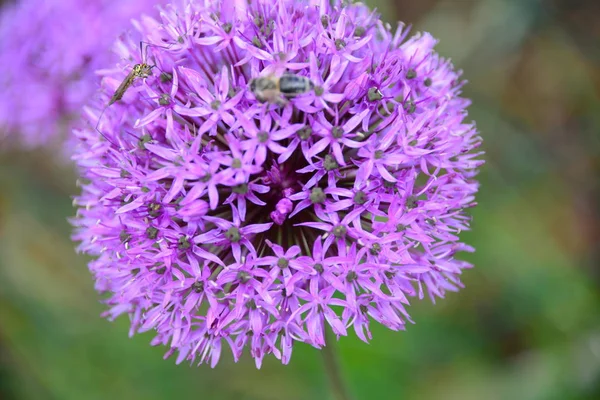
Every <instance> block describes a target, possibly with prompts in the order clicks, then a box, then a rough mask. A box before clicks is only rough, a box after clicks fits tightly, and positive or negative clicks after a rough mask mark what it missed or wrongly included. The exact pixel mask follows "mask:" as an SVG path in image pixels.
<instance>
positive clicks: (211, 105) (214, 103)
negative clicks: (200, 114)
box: [210, 100, 221, 111]
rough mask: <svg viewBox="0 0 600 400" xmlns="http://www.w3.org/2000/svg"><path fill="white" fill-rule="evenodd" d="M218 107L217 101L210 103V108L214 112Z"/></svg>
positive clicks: (219, 104) (219, 103)
mask: <svg viewBox="0 0 600 400" xmlns="http://www.w3.org/2000/svg"><path fill="white" fill-rule="evenodd" d="M219 107H221V102H220V101H219V100H213V101H212V103H210V108H212V109H213V110H215V111H217V110H218V109H219Z"/></svg>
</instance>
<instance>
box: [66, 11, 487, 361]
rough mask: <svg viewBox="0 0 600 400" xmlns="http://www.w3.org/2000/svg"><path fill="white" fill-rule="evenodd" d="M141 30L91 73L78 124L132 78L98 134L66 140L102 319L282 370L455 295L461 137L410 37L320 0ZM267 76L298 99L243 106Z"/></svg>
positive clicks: (197, 355) (459, 264)
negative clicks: (114, 58) (107, 66)
mask: <svg viewBox="0 0 600 400" xmlns="http://www.w3.org/2000/svg"><path fill="white" fill-rule="evenodd" d="M161 17H162V21H156V20H153V19H150V18H148V19H146V20H144V21H143V23H142V24H140V25H139V26H138V29H139V30H140V32H141V33H142V35H143V36H144V37H145V38H146V39H145V41H146V42H148V43H149V44H148V51H147V53H148V54H147V55H146V58H145V59H143V60H142V59H140V54H139V52H138V47H137V44H136V43H132V42H128V41H122V42H120V43H119V45H118V49H119V50H120V51H121V52H122V53H121V55H122V57H123V59H125V60H127V66H123V68H122V69H121V70H119V71H118V72H114V71H113V72H110V73H106V74H105V77H104V80H103V87H104V89H103V90H102V94H103V99H102V101H101V102H99V103H97V104H96V105H92V106H90V107H89V108H88V109H87V116H88V118H89V124H90V126H92V127H93V126H96V124H97V121H98V118H99V117H100V116H101V112H102V110H103V108H104V105H105V104H106V102H107V101H108V100H109V98H110V96H111V95H112V94H113V91H114V90H115V88H116V87H117V86H118V85H119V84H120V83H121V82H122V81H123V79H124V77H125V76H126V74H127V73H129V71H131V68H132V67H133V64H134V63H139V62H142V61H143V62H147V63H151V64H153V65H155V67H154V68H153V73H152V75H151V76H149V77H146V78H143V77H139V78H136V79H134V82H133V84H132V85H131V87H130V88H128V90H127V91H126V93H125V95H124V97H123V99H122V100H121V101H118V102H116V103H115V104H113V105H112V106H111V107H109V108H108V109H107V110H106V112H105V113H104V114H103V115H102V116H101V118H100V121H99V123H98V131H99V132H98V131H97V130H95V129H93V128H91V127H90V128H89V129H84V130H81V131H77V132H76V135H77V137H78V138H79V149H78V152H77V155H76V156H75V159H76V160H77V162H78V164H79V167H80V170H81V174H82V175H83V179H82V180H81V182H80V184H81V187H82V194H81V195H80V196H79V197H78V198H76V204H77V205H78V206H79V207H80V208H79V210H78V213H77V217H76V218H74V220H73V223H74V224H75V226H76V233H75V239H76V240H78V241H80V242H81V244H80V247H79V249H80V250H81V251H83V252H85V253H88V254H91V255H94V256H95V260H94V261H92V262H91V263H90V265H89V267H90V270H91V272H92V273H93V274H94V277H95V279H96V287H97V289H98V290H99V291H101V292H105V293H107V294H108V296H109V297H108V299H107V300H106V303H107V304H108V306H109V307H110V308H109V310H108V311H107V313H106V314H107V316H109V317H110V318H114V317H117V316H118V315H120V314H128V315H129V316H130V318H131V334H134V333H135V332H144V331H149V330H153V331H155V332H156V337H155V338H154V340H153V344H155V345H158V344H163V345H167V346H168V347H169V350H168V352H167V355H170V354H172V353H177V354H178V360H177V362H181V361H184V360H187V361H190V362H194V361H195V362H200V363H202V362H209V363H210V364H211V365H212V366H214V365H215V364H216V363H217V362H218V360H219V357H220V354H221V350H222V347H224V345H226V346H228V347H229V348H230V349H231V352H232V353H233V357H234V359H235V360H237V359H238V358H239V357H240V355H241V354H242V352H243V350H244V348H246V347H248V348H249V350H250V354H251V356H252V357H253V358H254V359H255V361H256V363H257V366H260V364H261V362H262V359H263V357H264V355H266V354H270V353H271V354H273V355H274V356H275V357H277V358H278V359H280V360H281V361H282V362H283V363H287V362H288V361H289V359H290V356H291V352H292V347H293V343H294V342H295V341H301V342H305V343H308V344H311V345H312V346H314V347H317V348H320V347H322V346H324V345H326V343H325V338H324V331H325V329H331V330H332V331H333V332H334V333H335V335H337V336H338V337H339V336H343V335H347V334H348V332H349V330H350V329H353V330H354V332H355V333H356V335H357V336H358V337H359V338H360V339H362V340H364V341H368V340H369V339H370V338H371V333H370V330H369V326H370V323H371V322H372V321H373V320H374V321H377V322H379V323H381V324H383V325H385V326H387V327H388V328H390V329H393V330H401V329H404V328H405V325H406V323H407V322H409V321H410V317H409V315H408V314H407V311H406V306H407V305H408V304H409V298H410V297H413V296H414V297H418V298H422V297H423V296H424V293H426V292H428V294H429V295H430V296H431V298H435V297H436V296H439V297H441V296H443V295H444V293H445V292H446V291H448V290H457V289H458V288H459V287H460V286H461V284H460V281H459V275H460V273H461V271H462V270H463V269H464V268H468V267H470V265H469V264H468V263H467V262H464V261H461V260H458V259H456V258H455V255H456V253H457V252H461V251H472V248H471V247H470V246H468V245H466V244H463V243H461V242H460V241H459V237H458V234H459V233H460V232H461V231H463V230H465V229H468V227H469V217H468V216H467V215H465V212H464V210H465V209H466V208H469V207H472V206H474V205H475V203H474V194H475V192H476V191H477V188H478V185H477V182H476V181H475V180H474V179H473V178H474V176H475V175H476V173H477V167H478V166H479V165H481V163H482V161H480V160H478V157H479V156H480V154H481V153H478V152H476V151H474V149H476V148H477V147H478V146H479V145H480V143H481V139H480V137H479V135H478V133H477V131H476V129H475V128H474V126H473V125H472V124H469V123H466V122H464V119H465V117H466V111H465V108H466V107H467V105H468V103H469V102H468V101H467V100H465V99H463V98H461V97H460V90H461V86H462V81H461V80H460V78H459V73H457V72H455V71H454V70H453V68H452V65H451V63H450V62H449V61H445V60H443V59H442V58H440V57H439V56H438V55H437V54H436V53H435V52H434V51H433V47H434V45H435V43H436V42H435V40H434V39H433V38H432V37H431V36H430V35H429V34H419V35H416V36H413V37H410V38H409V37H408V31H407V30H406V29H405V28H404V27H403V26H399V27H398V29H397V30H396V32H395V33H393V32H392V31H391V29H390V27H389V26H386V25H385V24H383V23H382V22H381V21H380V20H379V18H378V16H377V15H376V14H374V13H372V12H371V11H370V10H369V9H368V8H367V7H366V6H364V5H361V4H357V3H356V4H348V5H342V4H341V3H340V2H335V1H334V2H333V4H330V2H329V1H324V2H310V1H295V0H280V1H273V0H260V1H250V2H247V1H246V0H243V1H235V0H222V1H218V2H214V1H208V0H207V1H205V2H201V1H192V2H191V3H190V4H189V5H188V6H187V7H185V8H177V7H168V8H167V9H165V10H164V11H163V12H162V13H161ZM142 56H144V54H142ZM130 60H132V61H130ZM133 60H135V61H133ZM284 73H285V74H288V75H289V74H292V75H296V76H298V77H304V78H306V79H309V80H310V81H311V82H312V85H311V86H310V89H309V85H307V90H305V91H300V93H298V95H297V96H296V97H292V98H289V99H287V101H285V99H283V98H281V99H283V100H284V101H281V102H279V101H271V102H260V101H258V99H257V96H256V95H257V93H255V92H253V91H252V90H251V88H250V87H251V85H249V83H250V81H251V80H252V79H254V78H259V77H260V78H265V79H274V80H275V81H277V79H278V77H281V76H282V75H283V74H284ZM304 81H305V82H306V80H304ZM254 90H257V89H254ZM258 94H259V95H260V93H258ZM281 99H280V100H281ZM278 103H282V104H278ZM327 326H329V328H327Z"/></svg>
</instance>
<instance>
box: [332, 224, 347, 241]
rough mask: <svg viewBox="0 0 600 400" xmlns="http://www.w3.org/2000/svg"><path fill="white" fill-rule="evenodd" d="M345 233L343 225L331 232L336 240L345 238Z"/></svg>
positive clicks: (337, 226)
mask: <svg viewBox="0 0 600 400" xmlns="http://www.w3.org/2000/svg"><path fill="white" fill-rule="evenodd" d="M346 232H347V229H346V227H345V226H344V225H336V226H335V227H334V228H333V231H332V233H333V236H335V237H336V238H343V237H344V236H346Z"/></svg>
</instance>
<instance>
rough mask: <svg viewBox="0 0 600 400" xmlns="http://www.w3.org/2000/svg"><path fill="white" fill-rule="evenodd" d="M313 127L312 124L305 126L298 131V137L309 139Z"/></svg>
mask: <svg viewBox="0 0 600 400" xmlns="http://www.w3.org/2000/svg"><path fill="white" fill-rule="evenodd" d="M312 131H313V130H312V128H311V127H310V126H305V127H304V128H301V129H300V130H299V131H298V137H299V138H300V140H308V138H310V136H311V135H312Z"/></svg>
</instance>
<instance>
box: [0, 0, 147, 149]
mask: <svg viewBox="0 0 600 400" xmlns="http://www.w3.org/2000/svg"><path fill="white" fill-rule="evenodd" d="M158 2H159V1H142V0H121V1H113V0H45V1H39V0H20V1H18V2H16V3H15V4H10V5H8V4H7V5H6V6H5V7H4V8H3V9H2V11H1V14H0V64H1V65H2V74H0V91H1V92H2V97H1V99H0V142H6V143H8V142H10V143H11V144H15V142H16V143H18V144H19V145H21V146H23V147H25V148H31V147H36V146H41V145H45V144H49V143H53V142H60V141H62V140H64V139H66V137H67V136H68V135H69V134H70V132H71V130H72V129H71V123H72V122H73V120H74V118H75V117H76V116H77V115H78V114H79V112H80V110H81V107H82V106H83V105H84V104H85V103H86V102H87V101H89V99H90V97H91V96H93V95H94V93H95V91H96V90H97V87H98V79H97V77H96V75H95V72H94V71H95V70H96V69H98V68H100V67H107V66H109V65H110V64H111V63H112V64H114V63H115V62H117V61H118V57H117V56H116V55H115V54H114V53H113V52H112V51H110V47H111V43H113V42H114V40H115V38H116V37H117V36H118V35H120V34H121V33H123V30H124V29H125V28H127V27H128V26H129V25H130V24H129V21H130V19H131V18H132V17H134V16H135V17H137V16H139V14H141V13H142V12H151V11H152V10H153V9H154V5H155V4H156V3H158ZM0 147H5V146H1V145H0Z"/></svg>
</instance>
